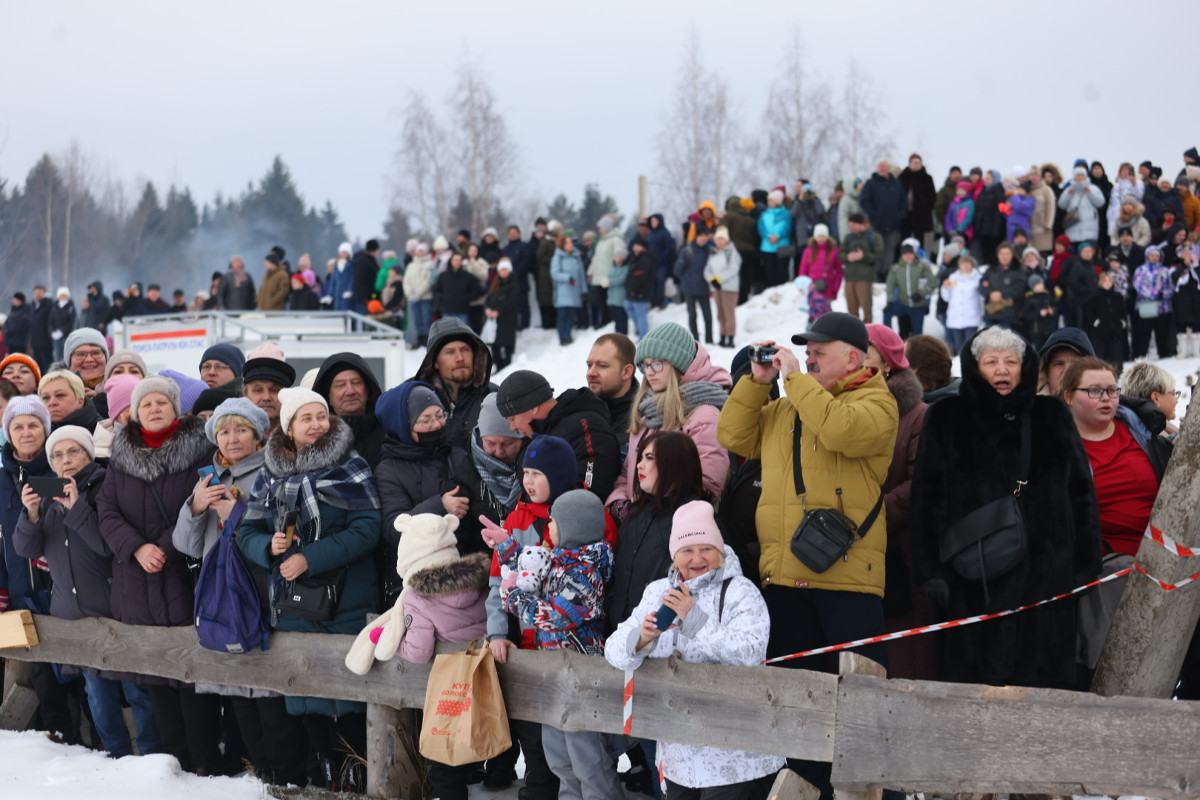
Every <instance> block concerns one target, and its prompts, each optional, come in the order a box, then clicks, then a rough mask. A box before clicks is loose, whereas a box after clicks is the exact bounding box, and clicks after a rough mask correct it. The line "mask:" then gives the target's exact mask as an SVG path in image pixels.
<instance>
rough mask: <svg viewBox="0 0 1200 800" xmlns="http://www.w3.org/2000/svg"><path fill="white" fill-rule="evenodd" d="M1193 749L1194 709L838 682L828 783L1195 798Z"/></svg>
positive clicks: (968, 688)
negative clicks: (833, 745) (833, 747)
mask: <svg viewBox="0 0 1200 800" xmlns="http://www.w3.org/2000/svg"><path fill="white" fill-rule="evenodd" d="M1168 733H1169V735H1165V734H1168ZM1197 742H1200V703H1186V702H1172V701H1169V700H1148V699H1144V698H1131V697H1108V698H1105V697H1097V696H1095V695H1091V694H1084V693H1080V692H1065V691H1056V690H1051V689H1028V688H1022V687H1010V686H1006V687H994V686H980V685H976V684H951V683H933V682H929V681H904V680H891V681H884V680H879V679H878V678H870V677H865V676H860V675H847V676H845V677H843V678H842V681H841V685H840V687H839V693H838V711H837V735H836V748H835V754H834V761H833V784H834V786H835V787H837V788H839V789H843V788H844V789H848V790H851V791H861V790H864V789H868V788H875V787H887V788H891V789H900V790H902V791H905V792H909V793H912V792H938V793H940V794H946V793H950V792H1012V793H1021V794H1057V795H1105V794H1108V795H1131V794H1132V795H1145V796H1150V797H1162V798H1195V797H1198V796H1200V759H1198V758H1197V757H1196V743H1197Z"/></svg>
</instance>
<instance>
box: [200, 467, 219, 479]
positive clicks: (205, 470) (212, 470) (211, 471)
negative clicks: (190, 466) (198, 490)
mask: <svg viewBox="0 0 1200 800" xmlns="http://www.w3.org/2000/svg"><path fill="white" fill-rule="evenodd" d="M196 474H197V475H199V476H200V480H204V479H205V478H207V477H208V476H209V475H216V474H217V468H216V467H214V466H213V465H212V464H209V465H208V466H207V467H201V468H200V469H198V470H196Z"/></svg>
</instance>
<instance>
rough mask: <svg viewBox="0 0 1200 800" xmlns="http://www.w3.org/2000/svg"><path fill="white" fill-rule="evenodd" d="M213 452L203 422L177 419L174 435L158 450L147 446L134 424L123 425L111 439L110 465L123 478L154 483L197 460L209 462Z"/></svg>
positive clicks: (190, 466)
mask: <svg viewBox="0 0 1200 800" xmlns="http://www.w3.org/2000/svg"><path fill="white" fill-rule="evenodd" d="M215 449H216V448H214V447H213V446H212V442H210V441H208V437H207V436H205V435H204V420H202V419H200V418H199V417H191V416H188V417H180V419H179V427H178V428H176V429H175V433H173V434H171V438H170V439H167V440H166V441H165V442H163V443H162V445H161V446H160V447H158V448H153V447H150V446H148V445H147V444H146V440H145V439H143V438H142V429H141V428H140V427H138V426H137V425H136V424H133V425H125V426H122V427H121V429H120V430H119V431H118V432H117V433H116V435H115V436H114V437H113V442H112V460H111V462H110V463H111V465H112V466H113V467H115V468H117V469H119V470H120V471H121V472H124V473H125V474H126V475H131V476H133V477H134V478H137V479H138V480H140V481H144V482H146V483H153V482H154V481H156V480H158V479H159V478H161V477H163V476H164V475H172V474H174V473H176V472H183V471H185V470H189V469H191V468H192V467H194V466H195V464H196V462H198V461H208V460H211V457H212V453H213V451H214V450H215Z"/></svg>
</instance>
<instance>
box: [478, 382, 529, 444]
mask: <svg viewBox="0 0 1200 800" xmlns="http://www.w3.org/2000/svg"><path fill="white" fill-rule="evenodd" d="M476 427H477V428H478V429H479V435H480V436H507V437H508V438H509V439H521V438H524V437H522V436H521V434H519V433H517V432H516V431H514V430H513V429H512V426H511V425H509V424H508V420H507V419H505V418H504V415H503V414H501V413H500V409H498V408H497V407H496V393H495V392H492V393H491V394H489V395H488V396H487V397H485V398H483V404H482V405H481V406H480V407H479V422H478V424H477V425H476Z"/></svg>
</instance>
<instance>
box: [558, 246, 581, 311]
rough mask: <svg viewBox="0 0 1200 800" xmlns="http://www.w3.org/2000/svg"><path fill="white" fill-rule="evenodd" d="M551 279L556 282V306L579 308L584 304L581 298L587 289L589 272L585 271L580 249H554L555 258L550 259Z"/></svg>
mask: <svg viewBox="0 0 1200 800" xmlns="http://www.w3.org/2000/svg"><path fill="white" fill-rule="evenodd" d="M550 280H551V281H553V282H554V307H555V308H569V307H575V308H579V307H580V306H581V305H583V301H582V299H581V298H582V295H583V293H584V292H586V291H587V274H586V273H585V272H584V271H583V259H582V258H580V257H579V252H578V251H575V250H572V251H571V252H570V253H568V252H567V251H565V250H555V251H554V258H552V259H550Z"/></svg>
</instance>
